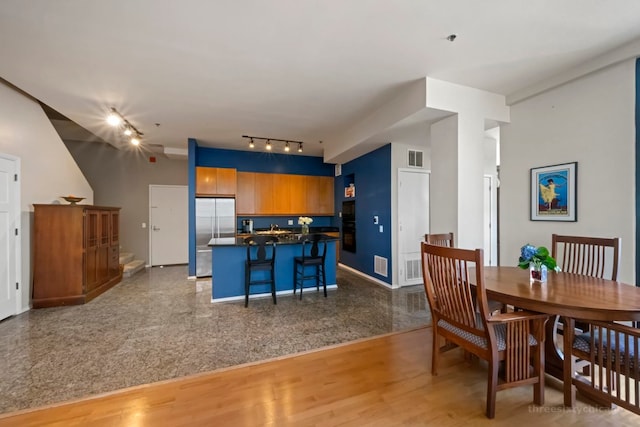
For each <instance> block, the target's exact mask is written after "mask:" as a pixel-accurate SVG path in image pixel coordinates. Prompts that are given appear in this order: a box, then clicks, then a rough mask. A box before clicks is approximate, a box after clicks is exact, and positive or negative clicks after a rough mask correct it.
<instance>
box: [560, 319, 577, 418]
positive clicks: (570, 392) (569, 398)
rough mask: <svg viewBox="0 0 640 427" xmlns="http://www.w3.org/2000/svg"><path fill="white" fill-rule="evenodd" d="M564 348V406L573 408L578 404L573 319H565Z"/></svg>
mask: <svg viewBox="0 0 640 427" xmlns="http://www.w3.org/2000/svg"><path fill="white" fill-rule="evenodd" d="M562 320H563V328H562V329H563V336H562V339H563V348H564V362H563V366H562V371H563V372H562V375H563V378H562V382H563V383H564V385H563V387H564V406H567V407H569V408H572V407H573V405H574V404H575V402H576V388H575V386H574V385H573V371H574V365H573V363H574V360H575V359H576V358H575V357H573V356H572V355H571V349H572V348H573V335H574V331H575V330H574V328H575V321H574V320H573V319H571V318H567V317H563V318H562Z"/></svg>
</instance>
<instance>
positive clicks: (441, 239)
mask: <svg viewBox="0 0 640 427" xmlns="http://www.w3.org/2000/svg"><path fill="white" fill-rule="evenodd" d="M424 241H425V242H427V243H429V244H430V245H438V246H445V247H447V248H455V247H456V245H455V240H454V238H453V233H440V234H425V235H424Z"/></svg>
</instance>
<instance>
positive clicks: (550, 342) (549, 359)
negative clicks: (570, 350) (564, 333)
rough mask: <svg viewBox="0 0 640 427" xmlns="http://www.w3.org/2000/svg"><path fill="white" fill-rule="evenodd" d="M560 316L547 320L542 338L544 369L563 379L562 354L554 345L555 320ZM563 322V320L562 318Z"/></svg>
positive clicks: (555, 334)
mask: <svg viewBox="0 0 640 427" xmlns="http://www.w3.org/2000/svg"><path fill="white" fill-rule="evenodd" d="M559 318H560V316H554V317H552V318H551V319H549V321H548V322H547V324H546V326H545V328H546V331H545V332H546V333H545V335H546V338H545V340H544V347H545V365H544V370H545V372H546V373H547V374H549V375H552V376H554V377H556V378H557V379H559V380H564V354H563V352H562V351H561V350H560V349H559V348H558V347H557V346H556V343H555V340H556V336H557V325H558V322H557V320H558V319H559ZM563 322H564V320H563Z"/></svg>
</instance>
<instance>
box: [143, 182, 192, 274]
mask: <svg viewBox="0 0 640 427" xmlns="http://www.w3.org/2000/svg"><path fill="white" fill-rule="evenodd" d="M188 218H189V211H188V187H187V186H186V185H150V186H149V264H150V265H151V266H152V267H153V266H158V265H174V264H187V263H188V262H189V221H188Z"/></svg>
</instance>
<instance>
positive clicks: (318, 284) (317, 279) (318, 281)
mask: <svg viewBox="0 0 640 427" xmlns="http://www.w3.org/2000/svg"><path fill="white" fill-rule="evenodd" d="M316 292H320V265H316Z"/></svg>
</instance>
